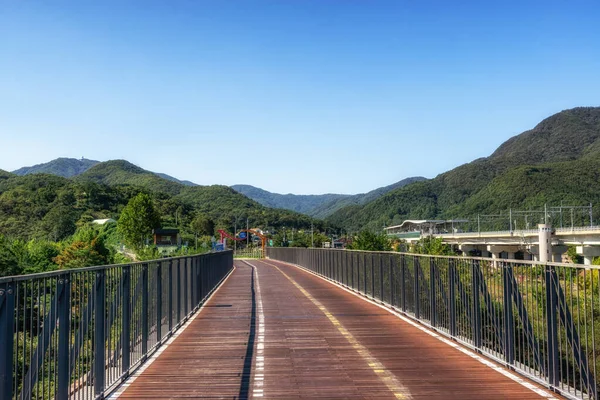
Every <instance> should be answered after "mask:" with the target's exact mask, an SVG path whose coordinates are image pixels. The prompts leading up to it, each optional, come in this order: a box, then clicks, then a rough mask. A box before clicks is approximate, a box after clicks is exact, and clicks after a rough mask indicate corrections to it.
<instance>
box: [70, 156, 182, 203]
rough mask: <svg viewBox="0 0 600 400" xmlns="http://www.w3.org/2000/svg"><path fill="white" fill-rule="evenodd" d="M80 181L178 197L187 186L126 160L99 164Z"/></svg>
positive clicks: (78, 178) (82, 175)
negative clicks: (126, 186) (133, 188)
mask: <svg viewBox="0 0 600 400" xmlns="http://www.w3.org/2000/svg"><path fill="white" fill-rule="evenodd" d="M75 179H76V180H78V181H93V182H96V183H103V184H106V185H110V186H114V185H128V186H138V187H142V188H144V189H146V190H148V191H150V192H155V193H167V194H170V195H176V194H178V193H179V192H180V191H181V190H183V189H184V188H185V185H183V184H181V183H178V182H174V181H172V180H168V179H164V178H161V177H160V176H158V175H157V174H155V173H154V172H150V171H146V170H145V169H143V168H140V167H138V166H136V165H133V164H132V163H130V162H128V161H125V160H111V161H106V162H103V163H99V164H97V165H95V166H93V167H92V168H90V169H88V170H87V171H85V172H84V173H82V174H81V175H79V176H77V177H76V178H75Z"/></svg>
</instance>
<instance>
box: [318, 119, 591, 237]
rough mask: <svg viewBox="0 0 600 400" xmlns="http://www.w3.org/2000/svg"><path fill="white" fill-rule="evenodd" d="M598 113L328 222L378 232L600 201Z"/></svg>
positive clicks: (518, 140) (530, 134) (519, 139)
mask: <svg viewBox="0 0 600 400" xmlns="http://www.w3.org/2000/svg"><path fill="white" fill-rule="evenodd" d="M599 155H600V108H599V107H586V108H583V107H581V108H574V109H571V110H566V111H562V112H560V113H558V114H555V115H553V116H551V117H549V118H547V119H545V120H544V121H542V122H540V123H539V124H538V125H537V126H536V127H535V128H534V129H532V130H530V131H527V132H524V133H522V134H521V135H518V136H515V137H513V138H511V139H509V140H508V141H506V142H505V143H504V144H502V145H501V146H500V147H499V148H498V149H497V150H496V151H495V152H494V153H493V154H492V155H491V156H490V157H488V158H482V159H478V160H475V161H473V162H471V163H469V164H465V165H462V166H460V167H458V168H455V169H453V170H451V171H448V172H446V173H443V174H441V175H439V176H437V177H436V178H434V179H432V180H429V181H425V182H419V183H415V184H413V185H409V186H407V187H405V188H400V189H396V190H393V191H391V192H389V193H388V194H386V195H384V196H382V197H380V198H379V199H377V200H375V201H373V202H370V203H368V204H366V205H364V206H362V207H353V208H352V209H341V210H339V211H337V212H336V213H334V214H333V215H331V216H330V217H329V218H328V220H329V222H330V223H333V224H336V225H339V226H342V227H344V228H346V229H349V230H358V229H361V228H369V229H381V226H382V225H390V224H397V223H400V222H402V221H403V220H404V219H407V218H419V219H420V218H437V217H440V218H462V217H470V216H473V214H475V213H494V212H499V211H505V210H507V209H508V208H509V207H513V208H524V207H538V208H539V207H543V205H544V203H545V202H549V203H554V204H560V201H561V200H562V201H564V202H565V203H570V204H577V205H583V204H589V203H590V202H598V201H600V190H599V189H600V182H599V180H598V179H597V177H596V173H597V172H598V171H599V169H598V161H597V160H598V159H600V157H599Z"/></svg>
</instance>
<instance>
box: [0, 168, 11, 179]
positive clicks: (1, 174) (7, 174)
mask: <svg viewBox="0 0 600 400" xmlns="http://www.w3.org/2000/svg"><path fill="white" fill-rule="evenodd" d="M11 176H13V174H11V173H10V172H7V171H5V170H3V169H0V179H8V178H10V177H11Z"/></svg>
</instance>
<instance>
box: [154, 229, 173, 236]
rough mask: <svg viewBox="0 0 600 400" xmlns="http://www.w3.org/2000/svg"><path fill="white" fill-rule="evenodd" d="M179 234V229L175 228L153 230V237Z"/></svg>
mask: <svg viewBox="0 0 600 400" xmlns="http://www.w3.org/2000/svg"><path fill="white" fill-rule="evenodd" d="M178 233H179V229H174V228H164V229H163V228H157V229H152V234H153V235H177V234H178Z"/></svg>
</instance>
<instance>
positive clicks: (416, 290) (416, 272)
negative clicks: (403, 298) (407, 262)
mask: <svg viewBox="0 0 600 400" xmlns="http://www.w3.org/2000/svg"><path fill="white" fill-rule="evenodd" d="M419 263H420V262H419V257H416V256H413V273H414V275H415V276H414V281H415V282H414V285H415V287H414V300H415V318H416V319H420V318H421V304H419V303H420V302H421V301H420V298H421V293H420V291H421V290H420V288H419Z"/></svg>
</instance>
